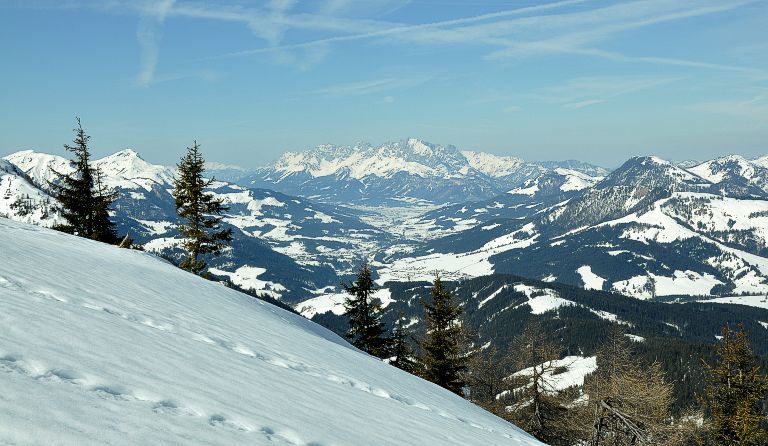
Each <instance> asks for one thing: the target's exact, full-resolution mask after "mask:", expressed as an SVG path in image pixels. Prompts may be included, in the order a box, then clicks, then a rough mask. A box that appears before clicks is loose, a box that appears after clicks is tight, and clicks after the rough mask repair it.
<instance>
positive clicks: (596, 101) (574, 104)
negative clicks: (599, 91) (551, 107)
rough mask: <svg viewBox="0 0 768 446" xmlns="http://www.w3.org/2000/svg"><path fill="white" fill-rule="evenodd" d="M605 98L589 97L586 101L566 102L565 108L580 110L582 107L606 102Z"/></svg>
mask: <svg viewBox="0 0 768 446" xmlns="http://www.w3.org/2000/svg"><path fill="white" fill-rule="evenodd" d="M605 102H606V100H605V99H587V100H586V101H580V102H572V103H570V104H564V105H563V108H567V109H570V110H578V109H581V108H585V107H589V106H590V105H597V104H603V103H605Z"/></svg>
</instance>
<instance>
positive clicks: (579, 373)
mask: <svg viewBox="0 0 768 446" xmlns="http://www.w3.org/2000/svg"><path fill="white" fill-rule="evenodd" d="M542 365H546V366H548V368H549V371H548V372H545V373H544V374H543V375H542V379H543V381H544V382H545V383H546V389H545V390H546V391H548V392H560V391H563V390H565V389H568V388H569V387H574V386H579V387H580V386H583V385H584V378H586V377H587V376H588V375H590V374H591V373H594V372H595V370H597V356H587V357H584V356H566V357H565V358H563V359H558V360H554V361H549V362H546V363H544V364H540V365H538V366H537V369H539V370H541V366H542ZM561 367H564V368H566V369H567V370H566V371H565V372H563V373H558V374H557V375H553V374H552V371H554V370H555V369H558V368H561ZM532 374H533V367H530V368H527V369H523V370H520V371H519V372H515V373H514V374H513V375H512V376H530V375H532Z"/></svg>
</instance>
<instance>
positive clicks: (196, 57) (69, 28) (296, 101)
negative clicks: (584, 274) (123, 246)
mask: <svg viewBox="0 0 768 446" xmlns="http://www.w3.org/2000/svg"><path fill="white" fill-rule="evenodd" d="M766 29H768V1H767V0H752V1H749V0H744V1H742V0H727V1H723V0H717V1H710V0H674V1H672V0H660V1H658V0H647V1H646V0H644V1H621V2H610V1H597V0H594V1H590V0H564V1H549V2H535V1H527V0H508V1H501V0H477V1H472V0H423V1H418V0H413V1H407V0H316V1H292V0H273V1H234V0H233V1H224V0H222V1H206V0H203V1H186V0H176V1H170V0H163V1H139V0H136V1H110V0H101V1H87V0H59V1H48V0H0V41H1V42H3V43H2V44H0V60H2V66H0V84H2V86H3V87H2V89H0V154H7V153H11V152H14V151H16V150H21V149H29V148H31V149H36V150H41V151H47V152H52V153H61V154H63V153H64V152H63V149H62V148H61V146H62V144H64V143H65V142H68V141H70V140H71V137H72V132H71V129H72V127H73V125H74V117H75V116H76V115H78V116H80V117H81V118H82V120H83V124H84V126H85V129H86V131H87V132H88V133H89V134H91V135H92V142H93V147H94V152H95V154H96V155H98V156H101V155H106V154H109V153H112V152H114V151H116V150H119V149H122V148H126V147H131V148H134V149H135V150H137V151H138V152H139V153H140V154H142V156H143V157H144V158H146V159H148V160H149V161H152V162H156V163H173V162H175V161H176V160H177V159H178V157H179V156H180V155H181V153H182V152H183V150H184V147H186V146H187V145H189V144H190V143H191V141H192V140H193V139H197V140H198V141H199V142H200V143H201V144H202V147H203V151H204V153H205V155H206V157H207V159H209V160H213V161H220V162H227V163H235V164H240V165H243V166H249V167H250V166H256V165H261V164H264V163H266V162H269V161H270V160H272V159H274V158H276V157H277V156H279V154H280V153H282V152H283V151H286V150H301V149H305V148H308V147H311V146H314V145H317V144H321V143H333V144H351V143H354V142H356V141H369V142H371V143H374V144H375V143H383V142H386V141H393V140H399V139H403V138H407V137H417V138H422V139H425V140H427V141H431V142H435V143H442V144H454V145H457V146H459V147H460V148H462V149H474V150H482V151H487V152H491V153H497V154H505V155H515V156H519V157H522V158H524V159H528V160H551V159H569V158H575V159H581V160H585V161H590V162H593V163H597V164H601V165H605V166H608V167H613V166H616V165H617V164H619V163H621V162H622V161H623V160H625V159H626V158H628V157H629V156H632V155H638V154H657V155H660V156H663V157H666V158H671V159H677V160H681V159H705V158H710V157H714V156H717V155H723V154H729V153H740V154H743V155H745V156H750V157H752V156H758V155H765V154H768V32H767V31H766Z"/></svg>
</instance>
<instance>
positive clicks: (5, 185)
mask: <svg viewBox="0 0 768 446" xmlns="http://www.w3.org/2000/svg"><path fill="white" fill-rule="evenodd" d="M0 216H6V217H10V218H13V219H14V220H19V221H24V222H28V223H38V224H41V225H43V226H52V225H54V224H56V223H59V222H60V217H59V215H58V213H57V211H56V209H55V206H54V200H53V199H51V197H50V196H48V194H47V193H45V192H44V191H42V190H40V189H39V188H38V187H37V186H35V184H33V182H32V179H31V178H30V177H29V176H27V175H26V174H25V173H24V172H22V171H21V169H19V168H18V167H16V166H15V165H13V164H11V163H10V162H9V161H6V160H4V159H0Z"/></svg>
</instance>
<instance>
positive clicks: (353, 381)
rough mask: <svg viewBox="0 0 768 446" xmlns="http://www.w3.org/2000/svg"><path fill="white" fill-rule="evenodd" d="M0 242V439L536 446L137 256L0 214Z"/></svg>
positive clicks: (265, 307) (432, 390) (326, 334)
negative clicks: (0, 259)
mask: <svg viewBox="0 0 768 446" xmlns="http://www.w3.org/2000/svg"><path fill="white" fill-rule="evenodd" d="M0 252H2V261H1V262H0V324H2V329H1V330H0V376H2V383H3V384H2V392H0V420H2V422H1V423H0V444H12V445H21V444H24V445H30V444H35V445H51V444H62V445H84V444H112V445H119V444H126V445H128V444H130V445H136V444H145V445H152V444H164V445H166V444H184V445H190V444H205V445H212V444H221V445H236V444H288V445H315V446H320V445H443V444H445V445H448V444H452V445H453V444H455V445H504V444H509V445H538V444H541V443H539V442H537V441H536V440H534V439H532V438H531V437H529V436H528V435H527V434H525V433H523V432H522V431H520V430H519V429H517V428H516V427H514V426H512V425H510V424H508V423H506V422H504V421H503V420H501V419H499V418H497V417H495V416H493V415H491V414H489V413H487V412H485V411H483V410H481V409H480V408H478V407H476V406H474V405H472V404H470V403H469V402H467V401H465V400H463V399H461V398H459V397H458V396H456V395H453V394H452V393H450V392H448V391H445V390H443V389H441V388H439V387H437V386H435V385H433V384H430V383H427V382H425V381H423V380H421V379H419V378H416V377H413V376H411V375H408V374H406V373H404V372H401V371H399V370H397V369H395V368H393V367H390V366H388V365H386V364H384V363H382V362H380V361H379V360H377V359H375V358H373V357H370V356H368V355H365V354H363V353H361V352H360V351H358V350H356V349H355V348H353V347H351V346H350V345H349V344H347V343H346V342H345V341H343V340H342V339H341V338H339V337H337V336H336V335H334V334H332V333H331V332H330V331H328V330H326V329H324V328H322V327H320V326H318V325H316V324H314V323H312V322H310V321H307V320H305V319H303V318H302V317H300V316H297V315H294V314H291V313H288V312H285V311H283V310H280V309H278V308H276V307H273V306H271V305H269V304H266V303H263V302H261V301H259V300H255V299H252V298H249V297H248V296H246V295H243V294H240V293H237V292H235V291H232V290H230V289H227V288H225V287H223V286H222V285H220V284H218V283H214V282H209V281H206V280H203V279H200V278H198V277H195V276H193V275H190V274H188V273H186V272H184V271H181V270H179V269H177V268H175V267H173V266H171V265H169V264H168V263H166V262H164V261H163V260H160V259H158V258H156V257H154V256H152V255H150V254H147V253H142V252H137V251H130V250H121V249H118V248H115V247H112V246H107V245H103V244H100V243H96V242H92V241H88V240H84V239H81V238H77V237H73V236H70V235H66V234H62V233H58V232H54V231H51V230H48V229H44V228H41V227H37V226H31V225H27V224H23V223H19V222H14V221H11V220H8V219H4V218H0Z"/></svg>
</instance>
